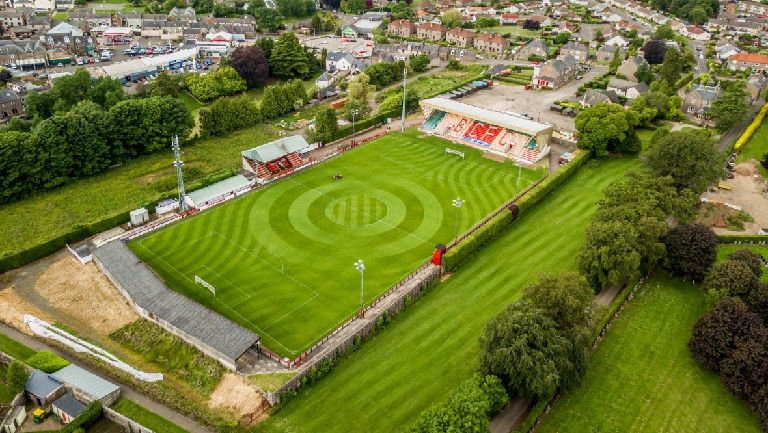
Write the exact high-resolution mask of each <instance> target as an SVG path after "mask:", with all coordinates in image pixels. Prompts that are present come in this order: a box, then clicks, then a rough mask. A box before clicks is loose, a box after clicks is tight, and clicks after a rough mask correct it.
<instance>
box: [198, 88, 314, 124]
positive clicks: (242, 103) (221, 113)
mask: <svg viewBox="0 0 768 433" xmlns="http://www.w3.org/2000/svg"><path fill="white" fill-rule="evenodd" d="M308 101H309V96H308V95H307V91H306V89H305V88H304V83H303V82H302V81H301V80H291V81H289V82H287V83H283V84H276V85H272V86H267V87H266V88H265V89H264V95H263V97H262V98H261V102H260V103H258V102H256V101H255V100H254V99H253V98H251V97H248V96H240V97H237V98H220V99H218V100H216V101H215V102H214V103H213V104H211V105H209V106H208V107H205V108H201V109H200V131H201V134H202V135H203V136H222V135H225V134H227V133H229V132H231V131H234V130H237V129H242V128H246V127H248V126H253V125H255V124H258V123H261V122H263V121H265V120H269V119H275V118H277V117H280V116H282V115H284V114H287V113H290V112H292V111H294V110H298V109H299V108H301V107H302V106H304V105H305V104H306V103H307V102H308Z"/></svg>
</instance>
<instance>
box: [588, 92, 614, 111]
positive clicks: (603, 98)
mask: <svg viewBox="0 0 768 433" xmlns="http://www.w3.org/2000/svg"><path fill="white" fill-rule="evenodd" d="M580 102H581V106H582V107H585V108H588V107H592V106H595V105H597V104H601V103H603V102H609V103H614V104H618V103H619V96H618V95H617V94H616V92H614V91H613V90H600V89H587V91H586V92H584V96H583V97H582V98H581V101H580Z"/></svg>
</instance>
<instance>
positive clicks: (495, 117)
mask: <svg viewBox="0 0 768 433" xmlns="http://www.w3.org/2000/svg"><path fill="white" fill-rule="evenodd" d="M419 104H420V105H421V109H422V111H423V112H424V118H425V119H426V120H425V121H424V124H423V125H422V126H421V129H422V130H424V131H425V132H428V133H430V134H433V135H437V136H439V137H442V138H446V139H448V140H452V141H456V142H459V143H463V144H466V145H469V146H472V147H476V148H479V149H482V150H485V151H488V152H493V153H496V154H499V155H503V156H505V157H508V158H512V159H514V160H515V161H517V162H520V163H526V164H535V163H536V162H538V161H539V160H540V159H541V158H543V157H544V156H545V155H547V154H548V153H549V145H550V141H551V139H552V133H553V128H552V126H550V125H545V124H542V123H538V122H534V121H532V120H528V119H525V118H523V117H520V116H515V115H512V114H507V113H502V112H499V111H493V110H488V109H486V108H481V107H476V106H474V105H469V104H464V103H461V102H458V101H454V100H451V99H447V98H440V97H438V98H431V99H425V100H423V101H421V102H419Z"/></svg>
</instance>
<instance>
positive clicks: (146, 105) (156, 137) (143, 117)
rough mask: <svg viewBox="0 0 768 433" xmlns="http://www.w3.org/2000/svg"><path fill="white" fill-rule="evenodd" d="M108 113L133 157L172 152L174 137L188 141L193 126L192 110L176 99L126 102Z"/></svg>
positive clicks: (149, 99)
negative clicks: (167, 150)
mask: <svg viewBox="0 0 768 433" xmlns="http://www.w3.org/2000/svg"><path fill="white" fill-rule="evenodd" d="M109 112H110V114H112V116H113V118H114V121H115V127H116V128H117V130H118V131H120V140H121V142H122V143H123V147H124V149H125V152H126V154H127V155H128V156H131V157H132V156H138V155H143V154H149V153H154V152H157V151H159V150H162V149H170V147H171V137H173V136H174V135H178V137H179V140H180V141H182V142H183V141H185V140H186V139H187V137H189V132H190V130H191V129H192V126H193V125H194V121H193V120H192V115H191V114H190V112H189V109H188V108H187V107H186V106H185V105H184V104H183V103H182V102H181V101H179V100H178V99H175V98H168V97H156V96H153V97H150V98H143V99H127V100H125V101H121V102H119V103H118V104H116V105H115V106H114V107H112V108H110V110H109Z"/></svg>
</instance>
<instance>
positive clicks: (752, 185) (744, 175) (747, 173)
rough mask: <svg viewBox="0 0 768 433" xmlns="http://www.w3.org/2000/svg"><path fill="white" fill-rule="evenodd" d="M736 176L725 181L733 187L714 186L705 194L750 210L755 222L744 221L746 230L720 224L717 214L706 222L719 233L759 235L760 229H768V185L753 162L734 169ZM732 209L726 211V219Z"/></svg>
mask: <svg viewBox="0 0 768 433" xmlns="http://www.w3.org/2000/svg"><path fill="white" fill-rule="evenodd" d="M733 175H734V178H733V179H726V180H723V181H722V182H721V184H723V185H726V186H728V187H730V188H731V189H730V190H725V189H719V188H714V189H711V190H710V191H707V192H705V193H704V194H703V196H702V197H704V198H706V199H708V200H710V201H712V202H714V203H716V204H732V205H736V206H739V207H740V208H741V209H743V210H744V211H745V212H747V213H748V214H749V215H750V216H751V217H752V218H753V219H754V222H744V231H732V230H728V229H727V228H726V227H724V226H723V224H722V223H720V222H719V221H717V220H718V218H717V216H716V215H714V216H713V218H711V219H712V220H711V221H710V218H704V220H702V222H704V223H708V225H711V226H713V227H714V230H715V232H716V233H718V234H757V233H758V231H759V230H760V228H762V227H765V228H768V186H767V185H766V183H765V179H763V177H762V176H760V174H759V173H758V171H757V169H756V168H755V165H754V164H753V163H751V162H745V163H741V164H739V165H737V166H736V170H734V172H733ZM730 213H731V212H730V211H727V210H724V211H723V215H722V218H727V217H728V215H730Z"/></svg>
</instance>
